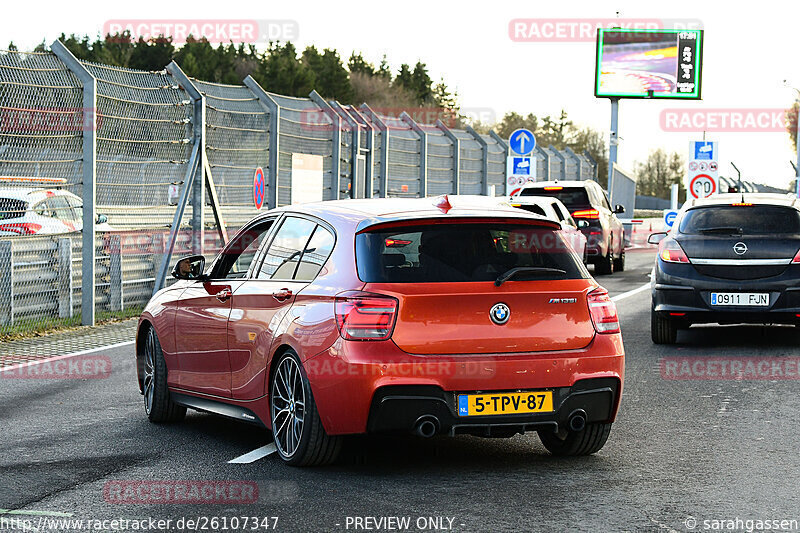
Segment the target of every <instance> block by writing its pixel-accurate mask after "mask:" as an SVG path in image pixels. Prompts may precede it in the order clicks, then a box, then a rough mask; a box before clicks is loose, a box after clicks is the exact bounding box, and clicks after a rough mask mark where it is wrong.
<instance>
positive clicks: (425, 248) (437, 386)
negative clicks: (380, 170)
mask: <svg viewBox="0 0 800 533" xmlns="http://www.w3.org/2000/svg"><path fill="white" fill-rule="evenodd" d="M451 202H452V203H451ZM173 276H174V277H176V278H178V280H179V281H178V282H177V283H175V284H173V285H172V286H170V287H168V288H165V289H163V290H162V291H160V292H158V293H157V294H156V295H155V296H154V297H153V299H152V300H151V301H150V303H149V304H148V305H147V307H146V309H145V310H144V312H143V314H142V316H141V319H140V322H139V329H138V333H137V349H136V354H137V363H138V365H137V368H138V381H139V388H140V391H141V392H142V393H143V395H144V400H145V401H144V404H145V411H146V413H147V415H148V417H149V418H150V420H151V421H153V422H168V421H178V420H181V419H182V418H183V416H184V415H185V413H186V408H187V407H188V408H192V409H196V410H200V411H206V412H211V413H216V414H220V415H225V416H230V417H234V418H237V419H240V420H243V421H246V422H251V423H254V424H259V425H263V426H265V427H267V428H269V429H270V430H271V431H272V434H273V438H274V442H275V445H276V447H277V450H278V453H279V455H280V457H281V458H282V459H283V460H284V461H286V462H287V463H289V464H292V465H313V464H324V463H329V462H331V461H333V460H334V459H335V457H336V455H337V453H338V451H339V449H340V447H341V439H342V436H343V435H347V434H354V433H379V432H380V433H382V432H411V433H414V434H417V435H420V436H422V437H431V436H433V435H436V434H440V433H444V434H449V435H455V434H460V433H468V434H472V435H479V436H486V437H511V436H513V435H516V434H518V433H524V432H526V431H537V432H538V433H539V436H540V438H541V440H542V442H543V444H544V446H545V447H546V448H547V449H548V450H549V451H550V452H552V453H554V454H556V455H584V454H590V453H594V452H596V451H598V450H599V449H600V448H602V447H603V445H604V444H605V442H606V440H607V438H608V435H609V431H610V429H611V424H612V422H613V421H614V419H615V416H616V413H617V408H618V406H619V401H620V395H621V393H622V383H623V376H624V349H623V345H622V337H621V335H620V330H619V322H618V320H617V313H616V308H615V306H614V304H613V303H612V302H611V300H610V299H609V297H608V293H607V292H606V291H605V290H604V289H603V288H601V287H600V286H598V284H597V283H596V282H595V281H594V280H593V279H592V277H591V276H590V275H589V273H588V272H587V270H586V269H585V267H584V266H583V264H582V262H581V258H580V257H577V256H576V254H575V253H574V252H573V251H572V249H571V248H570V247H569V245H568V244H567V243H566V241H565V239H564V236H563V235H562V234H561V230H560V227H559V225H558V224H557V223H555V222H552V221H550V220H547V219H545V218H544V217H540V216H537V215H534V214H530V213H526V212H523V211H520V210H518V209H514V208H513V207H510V206H509V207H498V206H497V205H496V204H489V203H487V202H485V201H479V200H478V199H474V198H465V197H451V198H447V197H446V196H445V197H439V198H436V199H408V200H400V199H397V200H395V199H376V200H344V201H335V202H323V203H317V204H306V205H301V206H291V207H285V208H280V209H276V210H273V211H270V212H268V213H265V214H263V215H260V216H258V217H257V218H256V219H254V220H253V221H251V222H250V223H249V224H248V225H247V226H245V227H244V228H243V229H242V230H241V231H240V232H239V233H238V234H237V235H236V236H235V237H234V238H233V239H231V241H230V242H229V243H228V245H227V246H226V248H225V249H224V250H223V251H222V252H221V253H220V254H219V255H218V256H217V258H216V259H215V260H214V261H213V262H212V263H211V265H210V266H209V267H208V268H206V265H205V259H204V258H203V257H202V256H193V257H188V258H184V259H181V260H180V261H178V263H177V265H176V266H175V269H174V271H173Z"/></svg>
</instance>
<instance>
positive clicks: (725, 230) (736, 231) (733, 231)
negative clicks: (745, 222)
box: [698, 226, 743, 235]
mask: <svg viewBox="0 0 800 533" xmlns="http://www.w3.org/2000/svg"><path fill="white" fill-rule="evenodd" d="M698 231H699V232H700V233H722V234H724V235H741V234H742V233H743V230H742V228H735V227H733V226H720V227H717V228H702V229H700V230H698Z"/></svg>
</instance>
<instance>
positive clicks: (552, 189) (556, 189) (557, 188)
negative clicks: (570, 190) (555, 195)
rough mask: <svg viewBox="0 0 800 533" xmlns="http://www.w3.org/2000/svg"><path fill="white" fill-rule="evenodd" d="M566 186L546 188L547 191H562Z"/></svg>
mask: <svg viewBox="0 0 800 533" xmlns="http://www.w3.org/2000/svg"><path fill="white" fill-rule="evenodd" d="M563 189H564V187H545V188H544V190H546V191H560V190H563Z"/></svg>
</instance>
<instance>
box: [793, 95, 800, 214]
mask: <svg viewBox="0 0 800 533" xmlns="http://www.w3.org/2000/svg"><path fill="white" fill-rule="evenodd" d="M796 117H797V118H796V120H797V132H796V133H795V137H794V144H795V146H796V147H797V164H796V165H795V168H794V175H795V179H796V180H797V183H795V196H796V197H797V198H800V98H798V99H797V115H796Z"/></svg>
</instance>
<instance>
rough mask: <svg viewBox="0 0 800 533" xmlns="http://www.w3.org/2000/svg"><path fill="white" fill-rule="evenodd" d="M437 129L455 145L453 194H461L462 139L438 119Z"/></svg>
mask: <svg viewBox="0 0 800 533" xmlns="http://www.w3.org/2000/svg"><path fill="white" fill-rule="evenodd" d="M436 127H437V128H439V129H440V130H442V133H444V135H445V137H447V138H448V139H450V143H451V144H452V145H453V189H454V190H453V194H460V190H461V139H459V138H458V137H456V134H455V133H453V132H452V131H451V130H450V128H448V127H447V124H445V123H444V122H442V121H441V120H439V119H436Z"/></svg>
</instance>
